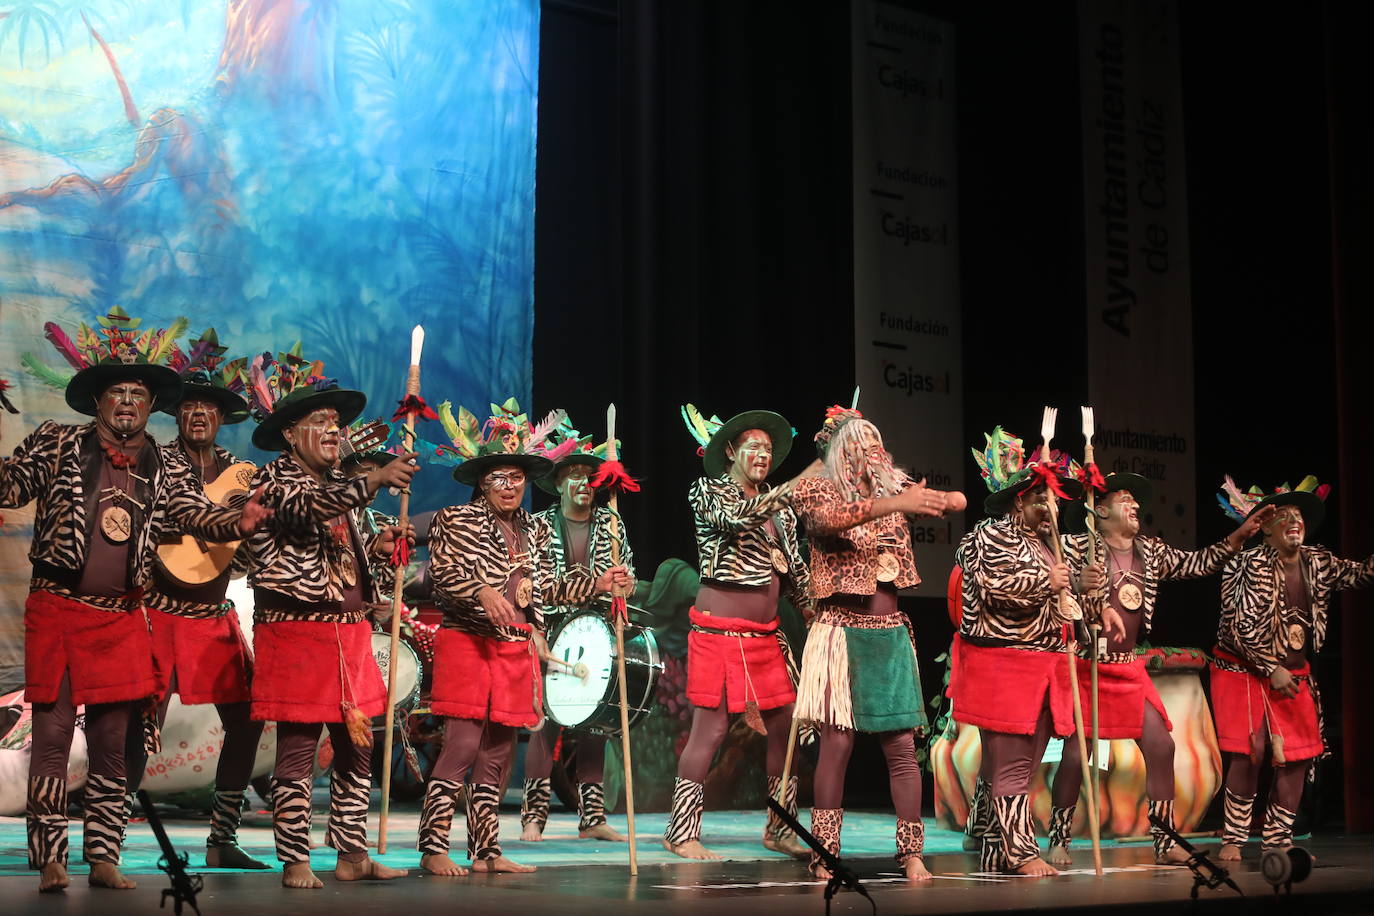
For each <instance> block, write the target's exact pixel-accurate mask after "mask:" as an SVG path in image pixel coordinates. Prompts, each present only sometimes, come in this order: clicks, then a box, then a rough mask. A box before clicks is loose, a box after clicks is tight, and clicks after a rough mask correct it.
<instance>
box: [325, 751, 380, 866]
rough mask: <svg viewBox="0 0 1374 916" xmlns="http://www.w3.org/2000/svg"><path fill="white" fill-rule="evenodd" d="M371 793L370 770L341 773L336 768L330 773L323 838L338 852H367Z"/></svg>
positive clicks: (341, 853)
mask: <svg viewBox="0 0 1374 916" xmlns="http://www.w3.org/2000/svg"><path fill="white" fill-rule="evenodd" d="M371 792H372V776H371V774H369V773H341V772H339V770H338V768H335V769H334V770H333V771H332V772H331V773H330V776H329V826H328V828H327V829H326V831H325V840H324V841H325V844H326V845H329V846H332V847H334V849H336V850H338V852H339V854H340V855H343V854H345V853H350V852H355V853H356V852H362V853H365V852H367V807H368V804H369V802H370V801H371V797H370V796H371Z"/></svg>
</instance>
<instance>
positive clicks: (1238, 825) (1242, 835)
mask: <svg viewBox="0 0 1374 916" xmlns="http://www.w3.org/2000/svg"><path fill="white" fill-rule="evenodd" d="M1254 818H1255V796H1253V795H1237V794H1236V793H1234V792H1232V791H1231V790H1230V789H1227V790H1226V801H1225V803H1224V804H1223V806H1222V823H1221V841H1222V842H1223V843H1225V844H1226V845H1228V846H1244V845H1245V841H1246V840H1248V839H1250V822H1251V821H1253V820H1254Z"/></svg>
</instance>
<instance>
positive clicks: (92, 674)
mask: <svg viewBox="0 0 1374 916" xmlns="http://www.w3.org/2000/svg"><path fill="white" fill-rule="evenodd" d="M64 674H65V675H67V676H68V677H69V678H70V679H71V688H72V702H73V703H74V704H76V705H77V706H81V705H83V704H92V703H123V702H128V701H130V700H141V699H143V698H145V697H151V696H156V695H158V694H160V693H161V692H162V688H163V685H162V683H161V682H160V681H159V679H158V676H157V671H156V669H155V668H154V667H153V641H152V637H150V636H149V635H148V619H147V617H145V616H144V613H143V611H142V610H141V609H140V610H136V611H105V610H100V609H99V608H93V607H91V606H90V605H88V604H83V603H81V602H80V601H76V600H73V599H71V598H63V597H61V596H60V595H54V594H53V593H52V592H48V591H36V592H30V593H29V598H28V600H27V601H26V602H25V603H24V699H25V700H27V701H28V702H30V703H52V702H55V701H56V700H57V691H58V688H59V687H61V686H62V675H64Z"/></svg>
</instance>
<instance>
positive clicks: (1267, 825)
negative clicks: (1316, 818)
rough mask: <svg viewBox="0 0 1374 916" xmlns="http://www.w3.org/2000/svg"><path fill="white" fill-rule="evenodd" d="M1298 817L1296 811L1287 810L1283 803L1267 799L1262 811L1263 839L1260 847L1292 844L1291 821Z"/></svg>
mask: <svg viewBox="0 0 1374 916" xmlns="http://www.w3.org/2000/svg"><path fill="white" fill-rule="evenodd" d="M1297 819H1298V813H1297V812H1296V811H1289V810H1288V809H1287V808H1285V807H1284V806H1283V805H1280V804H1279V803H1278V802H1276V801H1274V800H1273V799H1272V798H1271V799H1270V800H1269V807H1268V808H1266V809H1265V811H1264V839H1263V840H1262V841H1261V842H1260V848H1261V849H1285V848H1287V847H1289V846H1292V845H1293V822H1294V821H1296V820H1297Z"/></svg>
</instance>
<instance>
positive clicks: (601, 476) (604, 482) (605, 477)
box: [591, 461, 639, 493]
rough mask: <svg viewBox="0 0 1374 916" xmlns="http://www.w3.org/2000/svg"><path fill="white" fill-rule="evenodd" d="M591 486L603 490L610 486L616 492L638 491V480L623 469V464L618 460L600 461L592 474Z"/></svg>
mask: <svg viewBox="0 0 1374 916" xmlns="http://www.w3.org/2000/svg"><path fill="white" fill-rule="evenodd" d="M591 484H592V488H593V489H596V490H603V489H606V488H608V487H609V488H610V489H612V490H615V491H616V492H617V493H638V492H639V481H637V480H635V479H634V478H633V477H631V476H630V475H629V472H627V471H626V470H625V465H623V464H621V463H620V462H619V461H606V462H602V464H601V467H599V468H597V469H596V474H594V475H593V476H592V480H591Z"/></svg>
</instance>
